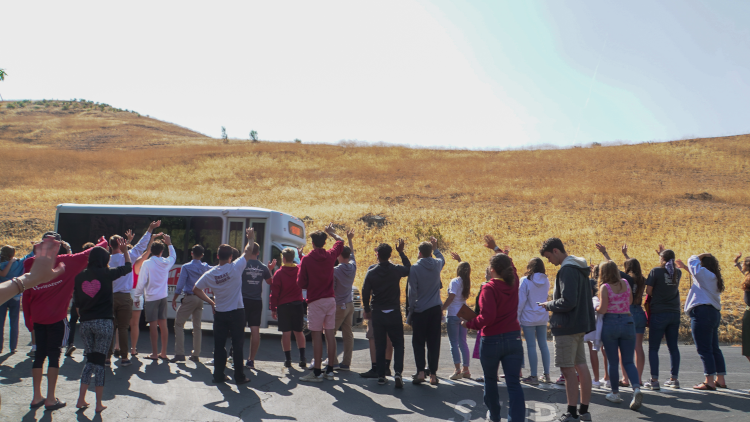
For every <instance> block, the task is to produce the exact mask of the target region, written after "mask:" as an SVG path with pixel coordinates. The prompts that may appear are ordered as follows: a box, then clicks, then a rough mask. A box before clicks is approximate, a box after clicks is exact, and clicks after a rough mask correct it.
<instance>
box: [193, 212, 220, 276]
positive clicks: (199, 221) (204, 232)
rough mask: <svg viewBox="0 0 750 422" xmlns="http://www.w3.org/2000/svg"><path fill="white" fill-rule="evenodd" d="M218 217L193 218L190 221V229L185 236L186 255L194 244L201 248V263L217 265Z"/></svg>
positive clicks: (218, 243)
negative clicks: (202, 252)
mask: <svg viewBox="0 0 750 422" xmlns="http://www.w3.org/2000/svg"><path fill="white" fill-rule="evenodd" d="M221 226H222V220H221V218H220V217H193V218H191V219H190V229H189V230H188V234H187V245H188V246H187V249H188V254H189V253H190V252H189V251H190V249H191V248H192V247H193V245H195V244H199V245H201V246H203V249H205V253H204V254H203V262H206V263H208V265H217V264H218V261H217V258H216V252H217V250H218V248H219V245H221Z"/></svg>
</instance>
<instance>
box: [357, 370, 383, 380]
mask: <svg viewBox="0 0 750 422" xmlns="http://www.w3.org/2000/svg"><path fill="white" fill-rule="evenodd" d="M359 376H360V377H362V378H377V377H378V373H377V371H375V370H374V369H370V370H369V371H367V372H362V373H361V374H359Z"/></svg>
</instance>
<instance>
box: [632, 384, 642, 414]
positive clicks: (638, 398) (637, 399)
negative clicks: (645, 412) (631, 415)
mask: <svg viewBox="0 0 750 422" xmlns="http://www.w3.org/2000/svg"><path fill="white" fill-rule="evenodd" d="M641 404H643V393H641V389H640V388H636V389H635V391H633V401H631V402H630V410H638V409H640V408H641Z"/></svg>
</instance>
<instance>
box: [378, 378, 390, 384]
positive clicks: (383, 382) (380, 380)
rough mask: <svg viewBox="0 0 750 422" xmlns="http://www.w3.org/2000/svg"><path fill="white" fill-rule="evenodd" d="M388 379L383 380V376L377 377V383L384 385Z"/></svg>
mask: <svg viewBox="0 0 750 422" xmlns="http://www.w3.org/2000/svg"><path fill="white" fill-rule="evenodd" d="M387 382H388V381H386V380H385V377H378V384H379V385H385V384H386V383H387Z"/></svg>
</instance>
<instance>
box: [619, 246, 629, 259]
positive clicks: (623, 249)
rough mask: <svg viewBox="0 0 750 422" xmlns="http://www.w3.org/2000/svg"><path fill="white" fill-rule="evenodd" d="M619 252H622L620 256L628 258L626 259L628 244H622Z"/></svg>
mask: <svg viewBox="0 0 750 422" xmlns="http://www.w3.org/2000/svg"><path fill="white" fill-rule="evenodd" d="M620 250H621V251H622V255H623V256H624V257H625V258H629V257H628V244H627V243H623V245H622V248H620Z"/></svg>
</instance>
